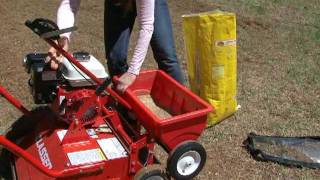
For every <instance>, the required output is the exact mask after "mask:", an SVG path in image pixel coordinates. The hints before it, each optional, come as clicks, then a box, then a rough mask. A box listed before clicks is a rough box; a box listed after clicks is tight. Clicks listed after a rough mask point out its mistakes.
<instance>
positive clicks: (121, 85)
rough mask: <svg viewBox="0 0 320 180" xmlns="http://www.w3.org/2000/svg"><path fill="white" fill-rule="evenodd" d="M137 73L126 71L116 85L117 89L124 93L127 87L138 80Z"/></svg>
mask: <svg viewBox="0 0 320 180" xmlns="http://www.w3.org/2000/svg"><path fill="white" fill-rule="evenodd" d="M136 77H137V75H135V74H132V73H129V72H126V73H124V74H123V75H122V76H121V77H120V78H119V81H118V84H117V86H116V89H117V91H119V92H120V93H124V92H125V91H126V89H127V88H128V87H129V86H130V85H131V84H132V83H133V82H134V81H135V80H136Z"/></svg>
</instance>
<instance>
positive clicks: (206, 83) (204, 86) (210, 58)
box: [182, 11, 237, 126]
mask: <svg viewBox="0 0 320 180" xmlns="http://www.w3.org/2000/svg"><path fill="white" fill-rule="evenodd" d="M182 17H183V31H184V40H185V46H186V51H187V70H188V76H189V82H190V86H191V90H192V91H193V92H195V93H196V94H198V95H199V96H200V97H202V98H203V99H205V100H206V101H207V102H209V103H210V104H211V105H212V106H213V107H214V108H215V111H214V112H213V113H211V114H209V118H208V126H212V125H214V124H216V123H218V122H220V121H222V120H223V119H225V118H226V117H228V116H230V115H232V114H233V113H235V112H236V110H237V101H236V92H237V49H236V16H235V14H233V13H227V12H221V11H213V12H206V13H200V14H192V15H184V16H182Z"/></svg>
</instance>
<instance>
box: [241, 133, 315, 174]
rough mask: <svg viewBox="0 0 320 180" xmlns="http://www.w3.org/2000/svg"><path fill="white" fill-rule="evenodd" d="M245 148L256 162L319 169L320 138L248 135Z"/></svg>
mask: <svg viewBox="0 0 320 180" xmlns="http://www.w3.org/2000/svg"><path fill="white" fill-rule="evenodd" d="M244 145H245V147H246V148H247V149H248V151H249V152H250V154H251V155H252V156H253V157H254V158H255V159H257V160H261V161H272V162H277V163H280V164H284V165H288V166H297V167H308V168H320V137H318V136H316V137H280V136H260V135H256V134H254V133H250V134H249V135H248V138H247V139H246V141H244Z"/></svg>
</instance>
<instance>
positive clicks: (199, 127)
mask: <svg viewBox="0 0 320 180" xmlns="http://www.w3.org/2000/svg"><path fill="white" fill-rule="evenodd" d="M45 40H46V42H47V43H49V44H50V45H51V46H53V47H54V48H56V49H57V50H58V51H60V52H61V54H62V55H63V56H64V57H66V58H67V59H68V60H69V61H70V62H71V63H73V64H74V65H75V66H76V67H78V68H79V69H80V70H81V71H83V72H84V73H85V74H86V75H88V76H89V77H90V78H91V79H92V80H94V81H95V82H96V83H97V84H98V85H99V86H101V85H103V82H102V81H101V80H100V79H98V78H97V77H96V76H95V75H94V74H92V73H91V72H90V71H89V70H87V69H86V68H85V67H84V66H82V65H81V64H80V63H79V62H78V61H77V60H76V59H75V58H74V57H72V56H71V55H70V54H69V53H68V52H66V51H64V50H63V49H62V48H61V47H60V46H58V45H57V44H56V43H55V42H54V41H52V40H50V39H45ZM155 78H158V81H159V83H160V84H161V85H162V86H163V87H167V88H169V89H170V91H172V92H173V93H181V94H182V96H184V97H181V96H172V94H171V96H172V97H171V96H170V98H171V100H170V106H172V107H170V108H173V110H174V111H176V112H175V113H176V114H177V115H175V116H173V117H172V118H168V119H165V120H160V119H159V118H158V117H156V116H155V115H154V114H153V113H152V112H151V111H150V110H148V108H146V107H145V106H144V105H143V104H142V103H141V102H140V101H139V100H138V98H137V94H139V92H148V93H150V94H151V95H153V96H154V97H155V98H158V100H159V101H160V103H164V104H166V103H168V102H166V101H167V99H166V98H167V97H163V95H162V94H161V93H163V92H165V91H166V90H168V89H166V90H163V89H161V88H160V89H158V90H156V91H158V92H153V91H152V89H157V88H153V86H155V83H154V80H155ZM158 81H157V82H158ZM159 83H157V84H158V85H159ZM105 90H106V91H107V92H108V93H109V95H108V96H98V95H96V94H95V89H94V88H91V89H90V88H89V89H80V90H79V91H83V93H84V94H86V95H87V96H88V97H85V96H81V95H79V96H78V94H77V93H78V90H73V91H64V89H63V87H59V88H58V98H56V101H55V102H53V104H52V107H51V108H52V111H54V112H55V113H57V114H59V112H58V109H59V108H58V107H59V106H60V102H59V101H60V100H59V97H60V96H64V97H65V98H67V99H72V97H76V98H79V99H81V100H82V101H83V104H82V105H81V106H80V107H79V108H75V109H71V110H69V111H70V112H68V113H69V114H67V115H66V116H67V117H66V118H70V116H71V117H72V119H71V121H70V124H69V128H68V131H67V133H66V135H65V136H64V138H63V140H62V141H61V143H60V146H57V144H53V146H50V147H49V148H52V147H53V148H59V147H62V149H63V147H64V146H66V147H67V146H70V147H71V146H73V145H74V144H77V142H85V141H86V142H89V143H90V142H91V141H92V142H93V144H97V143H96V142H95V141H93V140H90V137H89V135H88V134H87V132H86V127H85V126H88V125H89V126H96V125H97V124H96V123H98V121H101V119H102V122H103V123H106V124H107V125H108V126H109V127H110V128H111V130H112V136H114V137H117V139H118V140H119V141H120V142H121V144H122V145H123V147H124V148H125V149H126V152H128V157H127V158H128V161H125V160H124V159H122V160H117V161H118V162H122V163H124V162H127V163H128V169H127V170H128V172H126V173H127V175H126V176H125V177H126V179H131V178H132V176H133V175H134V174H135V173H136V172H137V171H138V170H139V169H141V168H142V167H144V166H145V165H148V164H153V163H154V159H155V157H154V156H153V149H154V144H155V141H157V142H158V143H160V144H162V145H163V146H164V147H165V149H166V150H167V151H168V152H170V151H171V150H172V149H173V148H174V147H175V146H177V145H178V144H180V143H181V142H183V141H186V140H194V139H196V138H198V136H200V134H201V132H202V131H203V129H204V128H205V126H206V115H207V114H208V113H209V112H210V111H212V108H211V106H209V105H208V104H207V103H205V102H204V101H203V100H201V99H200V98H199V97H197V96H195V95H194V94H192V93H191V91H189V90H188V89H187V88H185V87H183V86H182V85H180V84H179V83H177V82H176V81H174V80H172V78H170V77H169V76H168V75H166V74H165V73H164V72H162V71H146V72H143V73H141V74H140V76H139V77H138V78H137V80H136V81H135V83H134V84H133V85H131V86H130V87H129V89H128V90H127V91H126V93H125V94H123V95H119V94H117V93H116V92H115V91H114V90H112V89H111V88H109V87H106V88H105ZM159 93H160V94H159ZM0 94H1V95H2V96H4V97H5V98H6V99H7V100H8V101H9V102H10V103H11V104H13V105H14V106H15V107H16V108H17V109H19V110H20V111H21V112H22V113H24V114H25V115H27V116H29V115H30V114H31V113H30V111H29V110H27V109H26V108H25V107H24V106H23V105H22V104H21V103H20V102H19V101H18V100H17V99H15V98H14V97H12V96H11V95H10V94H9V93H8V92H7V91H6V90H5V89H4V88H3V87H2V86H0ZM160 96H161V97H160ZM111 97H114V98H115V99H113V98H111ZM159 98H160V99H159ZM115 100H117V101H118V102H119V103H120V104H122V105H123V106H124V107H125V108H126V109H127V110H128V111H133V112H134V113H135V114H136V115H137V119H138V121H137V122H136V123H137V124H135V125H133V126H132V127H131V126H130V124H125V123H123V120H121V118H120V117H119V114H118V112H116V110H115V109H112V108H114V107H115V104H116V103H115V102H114V101H115ZM162 101H163V102H162ZM106 104H111V107H112V108H111V109H109V108H108V107H107V106H106ZM192 106H196V107H192ZM90 107H95V108H96V109H97V114H98V115H97V117H98V118H97V119H98V121H96V120H95V119H94V120H92V121H90V122H88V124H85V123H83V122H81V121H80V119H81V118H82V117H83V115H84V114H85V113H86V112H87V109H88V108H90ZM177 108H178V109H177ZM59 118H60V119H61V118H63V115H62V117H59ZM69 120H70V119H69ZM67 122H68V121H67ZM100 123H101V122H100ZM140 123H141V125H142V126H143V127H145V128H146V130H147V132H146V133H144V134H140ZM128 126H129V129H131V130H133V131H135V132H134V133H135V134H136V135H137V137H136V139H134V138H132V137H130V136H129V135H128V130H127V129H128V128H126V127H128ZM39 133H42V132H39ZM48 138H49V137H48ZM51 138H52V137H51ZM52 143H55V142H52ZM0 144H1V145H3V146H4V147H5V148H6V149H8V150H9V151H11V152H13V153H14V154H15V155H16V156H18V157H21V158H23V159H24V160H25V161H27V162H28V163H30V164H31V165H32V166H33V167H35V168H36V169H38V170H39V171H41V172H42V173H44V174H46V175H47V176H50V177H54V178H62V177H70V176H78V175H83V174H92V173H98V174H100V175H101V173H106V172H105V171H104V169H105V168H106V167H107V163H108V161H102V162H99V163H94V164H88V165H85V166H75V167H65V168H64V169H63V170H52V169H49V168H47V167H45V166H44V165H43V164H42V163H41V162H40V161H39V160H37V159H36V158H35V157H34V156H33V155H32V154H30V153H28V152H27V151H26V150H24V149H22V148H20V147H19V146H17V145H15V144H14V143H12V142H10V141H9V140H8V139H6V138H5V137H4V136H0ZM72 144H73V145H72ZM51 145H52V144H51ZM142 148H147V150H148V156H147V159H146V162H144V164H142V162H141V161H140V160H139V152H140V150H141V149H142ZM109 168H110V167H109ZM114 170H115V169H114ZM118 171H121V170H118ZM109 173H112V172H109ZM98 176H99V175H98ZM99 177H101V176H99ZM108 177H109V176H108Z"/></svg>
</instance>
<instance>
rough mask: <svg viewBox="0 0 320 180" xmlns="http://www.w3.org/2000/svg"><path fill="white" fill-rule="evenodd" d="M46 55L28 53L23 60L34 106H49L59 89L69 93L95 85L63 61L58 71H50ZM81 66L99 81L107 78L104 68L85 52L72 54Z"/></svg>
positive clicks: (75, 68)
mask: <svg viewBox="0 0 320 180" xmlns="http://www.w3.org/2000/svg"><path fill="white" fill-rule="evenodd" d="M47 55H48V54H46V53H30V54H28V55H26V57H25V58H24V66H25V69H26V71H27V73H28V74H30V79H29V86H30V91H31V94H32V96H33V99H34V102H35V104H50V103H52V102H53V101H54V100H55V99H56V98H60V97H57V96H58V93H57V92H58V90H59V88H62V89H65V90H66V92H70V91H72V90H73V89H79V88H90V87H91V88H92V87H93V86H95V85H96V84H95V83H94V82H93V81H92V80H90V78H89V77H88V76H87V75H85V74H84V73H83V72H82V71H81V70H80V69H78V68H77V67H76V66H74V65H73V64H71V63H70V62H69V61H68V60H67V59H64V60H63V62H62V64H61V66H60V67H59V70H57V71H54V70H51V69H50V67H49V64H47V63H45V59H46V57H47ZM73 57H75V58H76V59H77V60H78V61H79V62H80V63H81V64H82V65H83V66H85V67H86V68H87V69H88V70H89V71H90V72H92V73H93V74H94V75H95V76H97V77H98V78H100V79H102V80H103V79H106V78H108V74H107V73H106V71H105V68H104V66H103V65H102V64H101V63H100V62H99V61H98V60H97V59H96V58H95V57H94V56H92V55H90V54H89V53H87V52H76V53H73Z"/></svg>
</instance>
